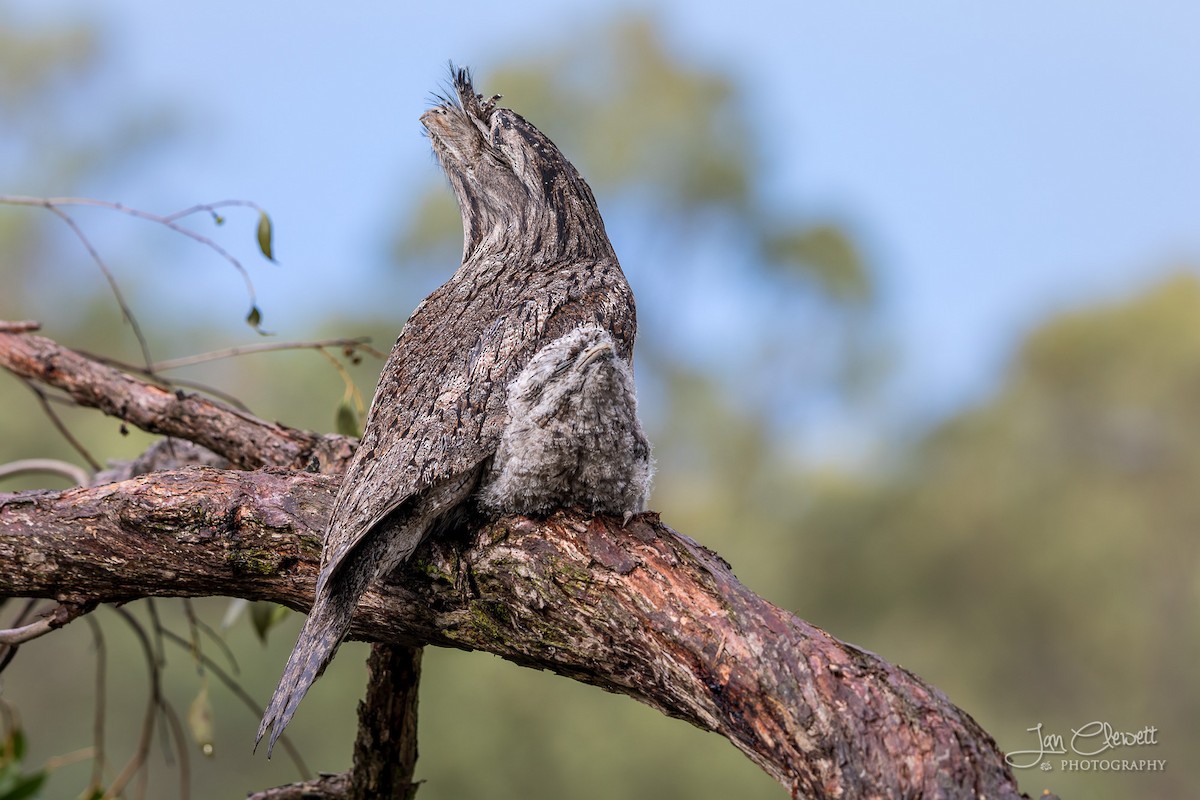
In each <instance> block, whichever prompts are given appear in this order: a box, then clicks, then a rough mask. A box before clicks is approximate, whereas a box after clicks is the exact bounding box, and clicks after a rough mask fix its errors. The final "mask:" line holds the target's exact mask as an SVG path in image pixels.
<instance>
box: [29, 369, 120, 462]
mask: <svg viewBox="0 0 1200 800" xmlns="http://www.w3.org/2000/svg"><path fill="white" fill-rule="evenodd" d="M21 382H22V383H24V384H25V385H26V386H28V387H29V391H31V392H33V393H34V394H35V395H37V398H38V402H40V403H41V404H42V411H43V412H45V414H46V416H47V417H49V418H50V422H51V423H53V425H54V427H55V428H56V429H57V430H58V432H59V433H61V434H62V437H63V438H64V439H66V440H67V443H68V444H70V445H71V447H73V448H75V452H76V453H79V455H80V456H82V457H83V460H84V461H86V462H88V466H89V467H91V468H92V472H99V471H100V469H101V467H100V462H98V461H97V460H96V459H94V458H92V454H91V453H89V452H88V451H87V448H86V447H84V446H83V444H82V443H80V441H79V440H78V439H76V438H75V435H74V434H72V433H71V431H70V430H69V429H68V428H67V426H66V423H64V422H63V421H62V418H61V417H59V416H58V414H57V413H56V412H55V411H54V409H52V408H51V407H50V400H49V399H48V398H47V396H46V393H45V392H43V391H42V390H41V389H39V388H38V387H36V386H34V385H33V383H32V382H31V381H30V380H28V379H27V378H21Z"/></svg>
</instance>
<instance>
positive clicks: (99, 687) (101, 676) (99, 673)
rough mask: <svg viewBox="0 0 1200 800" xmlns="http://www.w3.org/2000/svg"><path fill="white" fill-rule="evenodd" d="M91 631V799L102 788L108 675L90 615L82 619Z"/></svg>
mask: <svg viewBox="0 0 1200 800" xmlns="http://www.w3.org/2000/svg"><path fill="white" fill-rule="evenodd" d="M84 619H85V620H87V623H88V625H89V626H90V627H91V629H92V644H93V645H94V646H95V648H96V691H95V694H96V710H95V713H94V715H93V717H92V750H93V751H94V752H95V758H94V759H93V760H92V777H91V780H90V781H89V782H88V790H87V792H86V793H85V796H87V797H92V796H94V795H95V794H96V793H97V792H99V791H100V789H101V788H102V787H103V786H104V768H105V766H106V764H105V753H104V719H105V711H106V706H107V697H108V695H107V690H106V688H105V685H106V676H107V673H108V650H107V648H106V647H105V644H104V631H103V629H102V628H101V627H100V623H99V622H97V621H96V620H95V618H93V617H92V616H91V615H88V616H87V617H84Z"/></svg>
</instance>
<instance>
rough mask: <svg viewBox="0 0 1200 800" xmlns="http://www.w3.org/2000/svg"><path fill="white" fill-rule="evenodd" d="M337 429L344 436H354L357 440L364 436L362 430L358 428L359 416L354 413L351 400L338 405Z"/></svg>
mask: <svg viewBox="0 0 1200 800" xmlns="http://www.w3.org/2000/svg"><path fill="white" fill-rule="evenodd" d="M335 427H336V430H337V432H338V433H340V434H341V435H342V436H353V437H354V438H355V439H357V438H359V437H360V436H362V430H361V429H360V428H359V427H358V414H356V413H354V406H352V405H351V404H350V401H349V400H345V399H343V400H342V402H340V403H338V407H337V415H336V425H335Z"/></svg>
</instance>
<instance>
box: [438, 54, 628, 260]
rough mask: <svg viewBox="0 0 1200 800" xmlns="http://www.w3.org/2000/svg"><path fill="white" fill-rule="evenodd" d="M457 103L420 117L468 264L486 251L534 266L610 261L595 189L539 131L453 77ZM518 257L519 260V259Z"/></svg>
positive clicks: (452, 100)
mask: <svg viewBox="0 0 1200 800" xmlns="http://www.w3.org/2000/svg"><path fill="white" fill-rule="evenodd" d="M453 80H454V96H453V97H445V98H442V99H441V102H440V103H439V104H438V105H436V106H434V107H433V108H431V109H429V110H428V111H426V112H425V113H424V114H422V115H421V124H422V125H424V126H425V130H426V131H428V132H429V138H430V139H431V141H432V142H433V150H434V152H435V153H436V154H437V157H438V161H439V162H441V165H442V169H444V170H445V172H446V176H447V177H448V178H449V180H450V184H451V186H452V187H453V189H454V194H455V197H456V199H457V200H458V206H459V210H460V211H461V212H462V217H463V237H464V242H463V261H464V262H465V261H467V259H468V258H470V257H471V256H472V255H474V254H475V253H476V252H477V251H480V250H483V249H486V250H490V251H496V252H499V253H501V254H504V255H506V256H512V255H519V254H520V253H521V252H524V253H525V254H526V255H528V256H529V257H530V258H535V257H536V258H540V259H543V260H550V259H561V258H564V257H566V258H600V257H604V256H608V255H611V254H612V247H611V245H610V244H609V243H608V237H607V236H606V235H605V233H604V223H603V222H602V221H601V219H600V212H599V210H598V209H597V207H596V200H595V198H594V197H593V195H592V191H591V189H590V188H589V187H588V185H587V183H586V182H585V181H584V180H583V178H582V177H581V176H580V175H579V172H578V171H577V170H576V169H575V167H574V166H573V165H572V164H571V162H570V161H568V160H567V159H566V158H565V157H564V156H563V154H562V153H561V152H560V151H559V149H558V147H556V146H555V144H554V142H552V141H550V139H549V138H547V137H546V135H545V134H543V133H542V132H541V131H539V130H538V129H537V128H535V127H534V126H533V125H531V124H530V123H529V122H528V121H526V120H525V118H524V117H522V116H521V115H520V114H518V113H516V112H515V111H513V110H511V109H508V108H503V107H501V106H498V105H496V102H497V101H498V100H499V99H500V96H499V95H496V96H494V97H491V98H488V99H485V98H484V96H483V95H481V94H477V93H476V92H475V88H474V86H473V85H472V82H471V74H470V72H469V71H468V70H466V69H456V70H453ZM514 250H515V251H516V253H514Z"/></svg>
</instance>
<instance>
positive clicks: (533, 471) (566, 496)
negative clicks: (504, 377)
mask: <svg viewBox="0 0 1200 800" xmlns="http://www.w3.org/2000/svg"><path fill="white" fill-rule="evenodd" d="M508 417H509V421H508V424H507V425H506V426H505V428H504V431H503V433H502V434H501V436H500V445H499V447H498V448H497V449H496V456H495V459H494V460H493V461H492V466H491V469H490V470H489V472H488V474H487V476H486V478H485V481H484V485H483V487H482V488H481V489H480V491H479V494H478V497H477V502H478V504H479V507H480V509H481V510H482V511H483V512H484V513H486V514H489V515H492V516H503V515H506V514H544V513H546V512H549V511H550V510H552V509H555V508H559V507H561V506H568V505H574V506H578V507H580V508H583V509H584V510H587V511H591V512H594V513H604V514H615V515H622V516H624V517H625V518H626V519H628V518H629V517H630V516H632V515H633V514H636V513H637V512H639V511H642V510H644V509H645V507H646V499H647V497H648V496H649V494H650V479H651V477H652V475H653V473H654V465H653V462H652V461H651V459H650V443H649V442H648V441H647V440H646V435H645V434H644V433H643V432H642V426H641V424H640V423H639V422H638V417H637V395H636V394H635V390H634V384H633V372H632V371H631V370H630V368H629V363H628V362H627V361H625V359H623V358H621V357H620V356H619V355H617V351H616V345H615V344H614V343H613V340H612V337H611V336H610V335H609V334H608V331H606V330H604V329H603V328H601V327H600V326H599V325H591V324H588V325H581V326H580V327H578V328H576V329H575V330H573V331H571V332H570V333H568V334H566V335H565V336H562V337H560V338H558V339H555V340H554V341H553V342H551V343H550V344H548V345H545V346H544V347H542V349H540V350H539V351H538V352H537V353H536V354H535V355H534V357H533V358H532V359H530V361H529V363H528V364H527V365H526V366H525V368H524V369H523V370H522V371H521V373H520V374H519V375H518V376H517V377H516V379H515V380H513V382H512V383H510V384H509V386H508Z"/></svg>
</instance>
